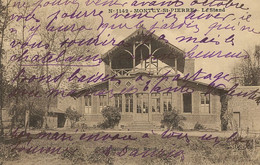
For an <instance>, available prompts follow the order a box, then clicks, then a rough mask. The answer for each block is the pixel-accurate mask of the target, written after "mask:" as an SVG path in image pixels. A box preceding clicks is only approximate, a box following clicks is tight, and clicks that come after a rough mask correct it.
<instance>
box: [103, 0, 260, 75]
mask: <svg viewBox="0 0 260 165" xmlns="http://www.w3.org/2000/svg"><path fill="white" fill-rule="evenodd" d="M139 2H141V1H139ZM190 2H191V1H187V0H186V1H184V5H183V6H181V7H179V8H190V7H193V8H196V9H197V10H199V11H198V12H196V16H198V15H200V14H202V11H201V10H202V8H204V10H205V9H206V8H207V6H205V7H204V6H202V5H196V6H190V5H189V4H190ZM199 2H203V1H202V0H201V1H199ZM209 2H211V1H209ZM234 3H240V4H242V3H244V6H245V7H248V8H249V10H242V9H237V8H235V7H229V8H225V12H222V13H220V14H221V16H222V17H225V16H227V15H228V14H232V15H231V16H230V17H227V18H226V19H225V20H224V21H222V20H220V19H214V18H210V19H208V20H205V19H201V20H194V21H195V23H196V24H198V26H199V32H198V33H194V32H195V30H194V29H192V28H191V29H188V28H181V29H163V30H161V29H156V31H155V34H157V35H159V36H160V35H162V34H165V35H166V38H167V39H168V40H169V42H170V43H171V44H173V45H175V46H177V47H178V48H180V49H182V50H184V51H185V52H187V51H189V50H191V49H192V48H193V47H194V46H195V45H197V44H196V43H191V42H189V43H186V42H178V41H177V40H176V38H177V37H179V36H185V37H191V36H192V37H197V38H198V39H203V38H204V37H208V38H209V39H211V38H215V39H216V40H219V41H220V44H218V45H216V44H215V43H200V44H199V47H198V49H197V50H196V52H200V51H204V52H208V51H211V52H212V51H216V52H218V51H222V52H223V54H227V53H228V52H233V53H239V52H242V55H246V52H245V51H244V50H246V51H247V52H254V48H255V45H259V44H260V40H259V36H260V34H254V33H252V32H251V33H250V32H247V31H246V30H245V31H241V30H239V29H240V28H241V27H242V26H243V25H245V26H247V27H250V29H253V28H254V29H255V31H256V32H260V26H259V25H260V18H259V17H260V14H259V8H260V1H257V0H247V1H243V0H240V1H238V0H234ZM107 8H108V7H105V8H104V11H105V10H106V9H107ZM137 8H139V9H145V8H151V7H149V6H143V7H131V6H130V5H126V6H125V7H124V9H128V10H133V9H137ZM155 8H168V9H171V8H174V7H155ZM213 8H218V9H223V7H222V6H220V7H213ZM112 9H118V7H112ZM217 13H218V12H211V13H209V12H208V13H204V15H207V14H212V15H216V14H217ZM176 14H177V18H178V19H179V21H180V22H181V21H183V20H184V17H185V16H187V15H188V14H189V12H183V13H177V12H176ZM249 14H250V15H251V17H250V16H249V17H250V18H249V19H248V20H241V19H239V18H240V17H242V16H244V18H246V17H247V16H248V15H249ZM105 16H106V17H105V19H104V20H105V21H107V22H108V23H110V25H111V24H115V25H118V24H121V23H127V24H128V25H131V24H132V25H134V24H136V23H137V22H138V21H140V20H138V19H116V20H115V19H112V18H111V14H106V15H105ZM163 19H164V18H163V17H160V16H158V17H156V18H155V19H144V26H145V27H146V28H149V27H150V26H151V25H152V24H154V23H155V22H156V21H158V22H159V24H161V25H162V24H163V23H172V22H173V19H164V22H162V20H163ZM189 22H190V21H189ZM215 22H217V23H218V25H219V26H220V28H223V27H226V26H227V25H229V27H232V26H234V28H235V30H234V31H232V30H225V29H222V30H212V31H211V32H210V33H209V34H208V35H207V36H205V33H206V32H207V31H208V30H209V26H210V25H212V24H213V23H215ZM135 30H136V29H130V30H128V29H127V30H126V29H115V30H111V29H107V30H106V31H105V32H106V33H104V36H106V35H105V34H108V33H109V34H111V36H114V37H115V38H117V39H118V40H123V39H124V38H126V37H127V36H129V35H130V34H131V33H132V32H134V31H135ZM233 34H234V45H232V44H231V42H230V43H225V39H226V38H228V37H229V36H231V35H233ZM110 48H111V47H107V48H105V49H102V51H103V52H106V51H107V50H109V49H110ZM238 62H239V59H235V58H211V59H208V58H207V59H203V58H199V59H196V60H195V65H196V66H195V68H196V69H195V70H198V69H200V68H203V69H204V70H206V71H207V72H209V73H218V72H225V73H231V70H232V68H233V67H234V66H235V64H236V63H238Z"/></svg>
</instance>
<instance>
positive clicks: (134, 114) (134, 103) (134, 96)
mask: <svg viewBox="0 0 260 165" xmlns="http://www.w3.org/2000/svg"><path fill="white" fill-rule="evenodd" d="M136 111H137V100H136V94H133V120H135V117H136Z"/></svg>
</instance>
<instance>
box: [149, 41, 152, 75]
mask: <svg viewBox="0 0 260 165" xmlns="http://www.w3.org/2000/svg"><path fill="white" fill-rule="evenodd" d="M151 54H152V44H151V42H149V56H150V57H149V73H151V68H152V56H151Z"/></svg>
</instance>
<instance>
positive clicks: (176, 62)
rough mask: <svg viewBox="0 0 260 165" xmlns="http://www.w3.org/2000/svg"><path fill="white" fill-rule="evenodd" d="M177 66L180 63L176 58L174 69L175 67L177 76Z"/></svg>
mask: <svg viewBox="0 0 260 165" xmlns="http://www.w3.org/2000/svg"><path fill="white" fill-rule="evenodd" d="M177 65H178V61H177V58H174V67H175V74H177V73H178V72H177Z"/></svg>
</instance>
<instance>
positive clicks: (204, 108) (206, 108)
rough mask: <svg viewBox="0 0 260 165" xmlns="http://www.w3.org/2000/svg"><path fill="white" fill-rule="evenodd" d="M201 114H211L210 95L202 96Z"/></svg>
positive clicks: (203, 94)
mask: <svg viewBox="0 0 260 165" xmlns="http://www.w3.org/2000/svg"><path fill="white" fill-rule="evenodd" d="M200 112H201V113H210V94H205V93H201V94H200Z"/></svg>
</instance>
